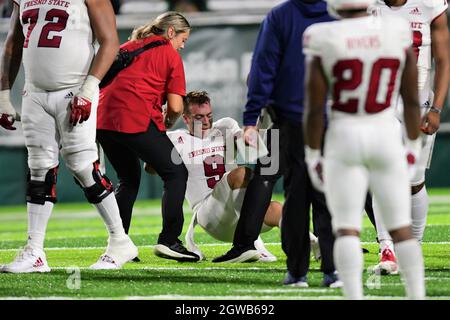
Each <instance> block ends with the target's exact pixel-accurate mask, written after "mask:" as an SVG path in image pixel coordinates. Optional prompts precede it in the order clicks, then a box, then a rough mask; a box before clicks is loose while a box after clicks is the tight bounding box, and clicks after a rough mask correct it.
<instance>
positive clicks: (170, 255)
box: [153, 242, 200, 262]
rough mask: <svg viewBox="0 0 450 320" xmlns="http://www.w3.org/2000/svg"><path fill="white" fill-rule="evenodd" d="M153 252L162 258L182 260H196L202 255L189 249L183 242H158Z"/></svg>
mask: <svg viewBox="0 0 450 320" xmlns="http://www.w3.org/2000/svg"><path fill="white" fill-rule="evenodd" d="M153 252H154V253H155V255H156V256H158V257H160V258H165V259H172V260H177V261H180V262H189V261H191V262H196V261H199V260H200V257H199V256H198V255H197V254H195V253H193V252H191V251H188V249H186V248H185V247H184V246H183V243H182V242H175V243H173V244H170V245H169V244H166V243H158V244H157V245H156V246H155V248H154V249H153Z"/></svg>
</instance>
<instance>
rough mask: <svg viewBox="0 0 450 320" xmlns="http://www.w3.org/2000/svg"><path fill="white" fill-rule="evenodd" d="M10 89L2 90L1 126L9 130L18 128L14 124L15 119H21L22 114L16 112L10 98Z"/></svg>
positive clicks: (0, 101)
mask: <svg viewBox="0 0 450 320" xmlns="http://www.w3.org/2000/svg"><path fill="white" fill-rule="evenodd" d="M9 96H10V90H9V89H8V90H0V126H2V127H3V128H5V129H7V130H16V128H15V127H13V126H12V125H13V124H14V121H16V120H18V121H20V115H19V114H18V113H17V112H16V109H14V107H13V105H12V104H11V100H10V98H9Z"/></svg>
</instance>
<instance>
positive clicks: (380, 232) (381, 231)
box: [372, 198, 394, 252]
mask: <svg viewBox="0 0 450 320" xmlns="http://www.w3.org/2000/svg"><path fill="white" fill-rule="evenodd" d="M372 205H373V214H374V216H375V224H376V226H377V237H378V242H379V243H380V252H383V250H384V249H386V248H388V249H390V250H391V251H392V252H394V243H393V242H392V238H391V235H390V234H389V231H387V229H386V228H385V226H384V223H383V218H382V217H381V212H380V207H379V206H378V204H377V202H376V201H375V198H373V200H372Z"/></svg>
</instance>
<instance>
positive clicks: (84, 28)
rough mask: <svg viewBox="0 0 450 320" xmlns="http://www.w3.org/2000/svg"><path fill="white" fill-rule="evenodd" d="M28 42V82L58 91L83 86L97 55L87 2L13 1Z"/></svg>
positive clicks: (79, 0) (26, 63)
mask: <svg viewBox="0 0 450 320" xmlns="http://www.w3.org/2000/svg"><path fill="white" fill-rule="evenodd" d="M14 1H15V2H16V3H17V4H18V5H19V6H20V21H21V24H22V27H23V35H24V37H25V42H24V46H23V65H24V69H25V82H27V83H31V84H33V85H34V86H35V87H37V88H39V89H42V90H47V91H56V90H61V89H65V88H70V87H73V86H76V85H80V84H82V83H83V81H84V79H85V78H86V76H87V74H88V71H89V68H90V66H91V63H92V60H93V58H94V55H95V50H94V44H93V42H94V38H93V32H92V29H91V24H90V22H89V16H88V11H87V7H86V4H85V0H64V1H62V0H14Z"/></svg>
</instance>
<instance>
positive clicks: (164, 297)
mask: <svg viewBox="0 0 450 320" xmlns="http://www.w3.org/2000/svg"><path fill="white" fill-rule="evenodd" d="M365 298H366V299H367V300H404V299H405V298H404V297H399V296H372V295H368V296H365ZM118 299H120V300H327V299H328V300H343V299H344V298H343V297H342V296H341V295H322V296H301V295H298V296H283V295H264V296H254V295H247V296H233V295H227V296H219V295H216V296H207V295H206V296H205V295H203V296H194V295H192V296H190V295H172V294H164V295H153V296H124V297H95V298H89V297H81V298H77V297H65V296H48V297H38V298H33V297H0V300H118ZM448 299H450V296H436V297H429V300H448ZM180 304H182V301H180ZM223 304H224V305H230V304H233V303H229V302H226V301H224V302H223ZM240 304H245V302H241V303H240ZM263 304H265V305H270V301H268V302H264V303H263Z"/></svg>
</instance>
